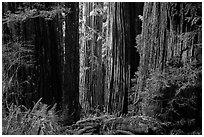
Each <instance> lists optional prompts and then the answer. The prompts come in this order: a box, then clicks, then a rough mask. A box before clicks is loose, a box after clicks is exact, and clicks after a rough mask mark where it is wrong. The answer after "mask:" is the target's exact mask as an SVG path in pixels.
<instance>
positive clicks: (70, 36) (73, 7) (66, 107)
mask: <svg viewBox="0 0 204 137" xmlns="http://www.w3.org/2000/svg"><path fill="white" fill-rule="evenodd" d="M65 6H66V8H67V9H70V12H68V13H66V16H65V23H66V25H65V64H64V65H65V66H64V74H63V75H64V83H63V84H64V86H63V87H64V88H63V96H62V103H63V104H62V105H63V117H64V118H63V124H71V123H72V122H74V121H77V120H79V118H80V111H79V110H80V107H79V31H78V26H79V3H77V2H73V3H65Z"/></svg>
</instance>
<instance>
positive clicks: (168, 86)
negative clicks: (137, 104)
mask: <svg viewBox="0 0 204 137" xmlns="http://www.w3.org/2000/svg"><path fill="white" fill-rule="evenodd" d="M201 92H202V69H201V68H195V67H193V64H190V65H188V66H185V67H180V68H177V67H169V69H168V70H167V71H166V72H160V71H153V72H151V73H150V75H149V78H148V79H147V81H146V86H145V91H143V92H142V93H141V95H140V96H141V98H143V100H142V102H141V105H142V112H143V114H145V115H149V116H153V117H155V118H159V119H160V120H162V121H170V122H177V123H178V122H182V121H181V120H183V121H184V122H186V121H189V122H190V121H193V122H190V124H189V125H186V126H188V127H193V126H195V124H198V123H196V122H199V120H201V115H199V113H200V111H201V98H202V96H201V94H202V93H201ZM195 120H197V121H196V122H195ZM189 122H188V123H189ZM178 125H180V126H181V125H182V123H178Z"/></svg>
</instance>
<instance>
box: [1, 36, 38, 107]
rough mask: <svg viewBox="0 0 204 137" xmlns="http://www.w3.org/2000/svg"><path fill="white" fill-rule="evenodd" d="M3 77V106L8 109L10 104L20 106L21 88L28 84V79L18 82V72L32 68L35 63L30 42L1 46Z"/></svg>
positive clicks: (28, 77) (9, 43)
mask: <svg viewBox="0 0 204 137" xmlns="http://www.w3.org/2000/svg"><path fill="white" fill-rule="evenodd" d="M2 51H3V52H2V53H3V54H2V61H3V66H2V68H3V77H2V87H3V88H2V93H3V104H4V105H7V107H9V104H10V103H14V104H16V105H19V104H20V101H21V100H22V91H21V89H22V86H23V84H25V83H27V84H33V83H30V82H31V81H30V77H31V76H27V79H25V80H23V81H22V80H19V78H20V75H18V73H19V71H20V70H21V69H22V68H33V67H34V63H35V57H34V45H32V44H30V42H22V41H18V40H15V41H10V42H8V43H6V44H3V46H2Z"/></svg>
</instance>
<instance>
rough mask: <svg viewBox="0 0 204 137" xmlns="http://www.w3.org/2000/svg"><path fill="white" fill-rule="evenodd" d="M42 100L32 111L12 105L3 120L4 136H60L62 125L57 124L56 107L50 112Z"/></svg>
mask: <svg viewBox="0 0 204 137" xmlns="http://www.w3.org/2000/svg"><path fill="white" fill-rule="evenodd" d="M40 101H41V99H40V100H39V101H38V102H37V103H36V104H35V106H34V107H33V108H32V110H30V109H27V108H25V107H24V106H16V105H11V106H10V108H9V111H8V115H4V116H3V119H2V126H3V127H2V130H3V134H4V135H48V134H52V135H53V134H59V133H58V131H59V129H60V125H59V124H58V123H57V122H58V121H57V115H56V112H55V107H56V105H54V106H53V107H52V108H51V109H49V110H48V106H47V105H45V104H42V103H41V102H40Z"/></svg>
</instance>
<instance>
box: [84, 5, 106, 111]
mask: <svg viewBox="0 0 204 137" xmlns="http://www.w3.org/2000/svg"><path fill="white" fill-rule="evenodd" d="M83 7H84V8H83V9H84V11H83V20H84V24H83V35H84V36H83V37H84V38H83V43H82V48H83V51H84V53H83V54H84V58H85V59H84V61H83V63H84V64H83V66H82V67H83V68H84V72H83V73H84V83H82V84H84V86H83V88H84V89H82V90H81V92H84V94H82V95H83V98H82V102H85V103H84V104H83V105H82V107H83V108H84V110H85V111H88V110H89V109H90V108H95V107H102V105H103V103H104V99H103V97H104V95H103V89H102V88H103V85H102V13H100V12H98V11H99V10H101V9H102V7H103V3H101V2H94V3H84V5H83Z"/></svg>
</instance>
